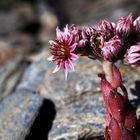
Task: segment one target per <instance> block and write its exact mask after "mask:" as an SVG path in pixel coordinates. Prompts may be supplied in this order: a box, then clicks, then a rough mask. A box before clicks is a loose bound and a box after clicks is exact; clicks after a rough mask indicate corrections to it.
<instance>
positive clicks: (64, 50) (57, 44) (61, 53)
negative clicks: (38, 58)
mask: <svg viewBox="0 0 140 140" xmlns="http://www.w3.org/2000/svg"><path fill="white" fill-rule="evenodd" d="M56 36H57V39H56V41H52V40H50V41H49V43H50V45H51V50H52V56H51V57H49V58H48V60H50V61H54V62H56V67H55V69H54V70H53V73H55V72H57V71H59V69H60V68H61V67H63V68H64V72H65V79H67V75H68V68H67V66H69V68H70V69H71V70H73V71H74V66H73V63H72V61H75V60H76V59H77V58H78V56H77V55H76V54H74V50H75V48H76V46H77V44H76V43H73V35H72V34H71V33H70V32H69V29H68V26H66V27H65V28H64V32H62V31H60V29H59V28H58V27H57V28H56Z"/></svg>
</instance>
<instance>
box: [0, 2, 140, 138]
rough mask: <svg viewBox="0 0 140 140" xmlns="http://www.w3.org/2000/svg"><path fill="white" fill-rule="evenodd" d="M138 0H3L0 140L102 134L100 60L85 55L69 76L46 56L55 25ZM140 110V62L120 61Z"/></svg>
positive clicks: (92, 19) (110, 12)
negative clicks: (139, 65) (137, 65)
mask: <svg viewBox="0 0 140 140" xmlns="http://www.w3.org/2000/svg"><path fill="white" fill-rule="evenodd" d="M139 7H140V1H139V0H108V1H107V0H0V140H35V139H36V138H37V137H38V138H39V140H47V139H49V140H86V139H87V140H96V139H97V140H103V139H104V138H103V131H104V127H105V126H104V115H105V107H104V102H103V98H102V95H101V90H100V84H99V83H100V79H99V78H98V77H97V73H98V72H100V71H101V66H100V63H99V62H97V61H95V62H93V61H92V60H89V59H86V58H80V59H79V60H78V61H77V62H76V72H74V73H72V72H71V73H70V74H69V77H68V81H65V80H64V75H63V71H60V72H59V73H56V74H52V73H51V72H52V70H53V68H54V65H53V64H51V63H50V62H48V61H47V57H48V56H49V55H50V54H49V44H48V40H49V39H54V38H55V28H56V26H58V25H59V26H60V27H63V26H64V25H65V24H67V23H68V24H76V25H80V26H87V25H96V24H97V23H98V22H99V21H100V20H101V19H104V18H106V19H109V20H111V21H116V20H117V19H118V18H119V17H120V16H126V15H128V13H129V12H133V13H134V15H135V16H138V15H140V14H139V13H140V8H139ZM117 65H118V67H120V69H121V72H122V75H123V82H124V84H125V86H126V87H127V89H128V91H129V98H130V99H131V103H132V104H133V105H134V107H135V108H136V110H137V116H138V117H139V116H140V99H139V97H140V92H139V91H140V77H139V75H140V68H129V67H127V66H123V65H122V64H121V62H118V63H117Z"/></svg>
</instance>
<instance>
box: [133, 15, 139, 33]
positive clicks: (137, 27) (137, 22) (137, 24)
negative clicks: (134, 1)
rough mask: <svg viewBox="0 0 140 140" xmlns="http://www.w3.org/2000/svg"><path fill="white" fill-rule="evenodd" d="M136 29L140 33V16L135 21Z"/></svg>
mask: <svg viewBox="0 0 140 140" xmlns="http://www.w3.org/2000/svg"><path fill="white" fill-rule="evenodd" d="M133 26H134V29H135V31H136V32H137V33H140V16H139V17H138V18H136V19H135V20H134V22H133Z"/></svg>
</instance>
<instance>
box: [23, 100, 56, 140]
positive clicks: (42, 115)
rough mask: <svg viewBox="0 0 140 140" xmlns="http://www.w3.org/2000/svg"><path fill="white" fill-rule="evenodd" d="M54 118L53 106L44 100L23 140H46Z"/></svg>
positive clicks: (54, 110)
mask: <svg viewBox="0 0 140 140" xmlns="http://www.w3.org/2000/svg"><path fill="white" fill-rule="evenodd" d="M55 116H56V109H55V104H54V103H53V102H52V101H51V100H49V99H45V100H44V101H43V104H42V106H41V108H40V109H39V114H38V116H37V117H36V119H35V121H34V123H33V125H32V126H31V128H30V132H29V134H28V135H27V136H26V138H25V140H35V139H36V138H39V139H40V140H47V138H48V133H49V131H50V129H51V127H52V122H53V120H54V118H55Z"/></svg>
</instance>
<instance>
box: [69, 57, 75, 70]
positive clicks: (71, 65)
mask: <svg viewBox="0 0 140 140" xmlns="http://www.w3.org/2000/svg"><path fill="white" fill-rule="evenodd" d="M68 65H69V67H70V69H71V70H72V71H74V66H73V63H72V61H71V60H70V59H68Z"/></svg>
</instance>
